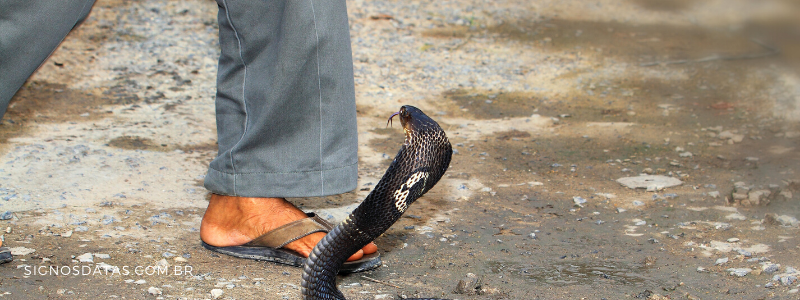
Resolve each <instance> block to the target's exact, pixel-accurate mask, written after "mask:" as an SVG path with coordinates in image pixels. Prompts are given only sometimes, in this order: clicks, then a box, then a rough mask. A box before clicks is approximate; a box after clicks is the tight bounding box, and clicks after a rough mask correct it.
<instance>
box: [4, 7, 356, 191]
mask: <svg viewBox="0 0 800 300" xmlns="http://www.w3.org/2000/svg"><path fill="white" fill-rule="evenodd" d="M73 2H75V3H73ZM92 2H93V1H92V0H89V1H49V0H42V1H32V0H20V1H17V0H14V1H7V0H0V111H2V112H5V109H6V107H7V106H8V101H9V100H10V98H11V97H12V96H13V94H14V93H15V92H16V90H18V89H19V88H20V86H21V85H22V84H23V83H24V81H25V79H26V78H27V77H29V76H30V75H31V74H32V72H33V71H34V70H35V69H36V68H37V67H38V66H39V65H40V64H41V63H43V61H44V60H45V59H46V58H47V57H48V56H49V54H50V53H51V52H52V51H53V50H54V49H55V48H56V47H57V46H58V44H59V43H60V42H61V40H62V39H63V38H64V37H65V36H66V34H67V33H68V32H69V31H70V30H71V29H72V28H73V27H74V26H75V25H76V24H77V23H78V20H80V19H81V18H83V17H85V16H86V14H88V12H89V9H90V8H91V3H92ZM217 4H218V5H219V15H218V18H219V39H220V45H221V48H222V49H221V50H222V51H221V54H220V57H219V70H218V74H217V96H216V115H217V135H218V142H219V152H218V155H217V157H216V158H215V159H214V160H213V161H212V162H211V164H210V166H209V169H208V173H207V175H206V178H205V187H206V188H207V189H209V190H210V191H212V192H214V193H217V194H222V195H233V196H247V197H312V196H323V195H332V194H338V193H343V192H347V191H350V190H352V189H354V188H355V187H356V180H357V178H358V173H357V162H358V156H357V153H356V151H357V149H358V141H357V131H356V110H355V91H354V83H353V60H352V55H351V49H350V31H349V26H348V21H347V10H346V7H345V1H344V0H278V1H263V0H262V1H239V0H217ZM87 5H88V6H87ZM36 18H38V19H39V20H38V21H35V19H36ZM63 19H67V20H63ZM28 20H30V21H28ZM40 43H41V44H40ZM29 53H30V55H28V54H29ZM0 116H1V115H0Z"/></svg>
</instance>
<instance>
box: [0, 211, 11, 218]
mask: <svg viewBox="0 0 800 300" xmlns="http://www.w3.org/2000/svg"><path fill="white" fill-rule="evenodd" d="M13 217H14V213H12V212H10V211H6V212H4V213H2V214H0V220H11V218H13Z"/></svg>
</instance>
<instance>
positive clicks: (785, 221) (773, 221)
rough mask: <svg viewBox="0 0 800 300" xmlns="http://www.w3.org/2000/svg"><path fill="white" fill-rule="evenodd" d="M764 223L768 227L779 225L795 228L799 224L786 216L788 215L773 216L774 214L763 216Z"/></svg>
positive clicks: (795, 219)
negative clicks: (768, 225)
mask: <svg viewBox="0 0 800 300" xmlns="http://www.w3.org/2000/svg"><path fill="white" fill-rule="evenodd" d="M764 223H767V224H770V225H780V226H786V227H797V226H798V224H800V222H798V221H797V218H795V217H792V216H788V215H775V214H766V215H764Z"/></svg>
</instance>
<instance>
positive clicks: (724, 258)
mask: <svg viewBox="0 0 800 300" xmlns="http://www.w3.org/2000/svg"><path fill="white" fill-rule="evenodd" d="M727 262H728V258H727V257H723V258H718V259H717V261H715V262H714V265H715V266H718V265H721V264H725V263H727Z"/></svg>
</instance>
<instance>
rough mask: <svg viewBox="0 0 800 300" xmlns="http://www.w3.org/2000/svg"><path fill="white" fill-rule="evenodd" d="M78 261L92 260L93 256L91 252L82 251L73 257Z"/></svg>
mask: <svg viewBox="0 0 800 300" xmlns="http://www.w3.org/2000/svg"><path fill="white" fill-rule="evenodd" d="M75 258H76V259H77V260H78V261H79V262H82V263H84V262H89V263H90V262H94V256H93V255H92V254H91V253H84V254H81V255H79V256H77V257H75Z"/></svg>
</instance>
